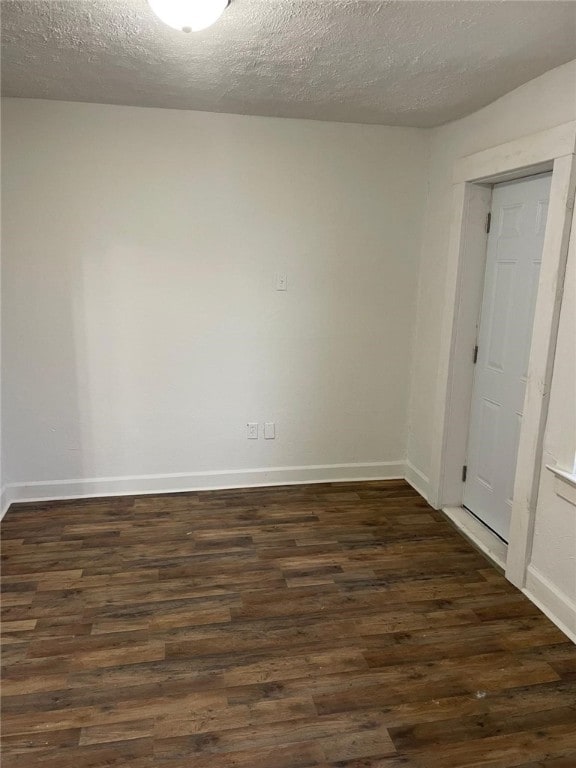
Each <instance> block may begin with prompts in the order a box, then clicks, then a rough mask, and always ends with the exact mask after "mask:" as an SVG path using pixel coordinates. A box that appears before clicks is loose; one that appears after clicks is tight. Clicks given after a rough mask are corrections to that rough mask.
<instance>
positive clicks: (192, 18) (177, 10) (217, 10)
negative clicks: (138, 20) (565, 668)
mask: <svg viewBox="0 0 576 768" xmlns="http://www.w3.org/2000/svg"><path fill="white" fill-rule="evenodd" d="M148 3H149V5H150V7H151V8H152V10H153V11H154V13H155V14H156V16H158V18H159V19H161V20H162V21H163V22H164V23H165V24H168V26H169V27H173V28H174V29H177V30H178V31H179V32H200V30H202V29H206V28H207V27H209V26H211V25H212V24H214V22H215V21H218V19H219V18H220V16H222V14H223V13H224V11H225V10H226V8H227V6H228V5H229V3H230V0H148Z"/></svg>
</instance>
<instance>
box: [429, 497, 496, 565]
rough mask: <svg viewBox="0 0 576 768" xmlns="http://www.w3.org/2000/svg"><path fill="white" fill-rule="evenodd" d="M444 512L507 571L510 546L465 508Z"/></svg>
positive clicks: (447, 508) (466, 535) (467, 536)
mask: <svg viewBox="0 0 576 768" xmlns="http://www.w3.org/2000/svg"><path fill="white" fill-rule="evenodd" d="M442 512H444V514H445V515H446V517H448V518H449V519H450V520H451V521H452V522H453V523H454V525H455V526H456V527H457V528H458V530H459V531H460V532H461V533H462V534H463V535H464V536H465V537H466V538H467V539H470V541H471V542H472V543H473V544H474V545H475V546H476V547H478V549H479V550H481V551H482V552H484V554H485V555H486V556H487V557H488V558H490V560H492V562H494V563H495V564H496V565H497V566H498V567H499V568H501V569H502V570H505V569H506V556H507V554H508V546H507V545H506V544H505V543H504V542H503V541H502V539H499V538H498V536H496V534H495V533H492V531H491V530H490V529H489V528H487V527H486V526H485V525H482V523H481V522H480V521H479V520H477V519H476V518H475V517H474V515H471V514H470V512H468V510H466V509H464V507H445V508H444V509H443V510H442Z"/></svg>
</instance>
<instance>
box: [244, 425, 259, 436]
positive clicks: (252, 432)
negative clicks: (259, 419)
mask: <svg viewBox="0 0 576 768" xmlns="http://www.w3.org/2000/svg"><path fill="white" fill-rule="evenodd" d="M246 437H247V438H248V440H258V424H257V423H256V422H254V421H249V422H248V424H246Z"/></svg>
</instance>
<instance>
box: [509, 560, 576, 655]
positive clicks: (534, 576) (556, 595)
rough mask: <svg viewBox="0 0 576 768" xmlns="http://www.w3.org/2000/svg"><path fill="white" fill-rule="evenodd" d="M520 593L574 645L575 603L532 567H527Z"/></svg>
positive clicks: (575, 631)
mask: <svg viewBox="0 0 576 768" xmlns="http://www.w3.org/2000/svg"><path fill="white" fill-rule="evenodd" d="M522 592H524V594H525V595H526V597H528V598H529V599H530V600H531V601H532V602H533V603H534V605H536V606H537V607H538V608H540V610H541V611H542V613H545V614H546V616H548V618H549V619H550V620H551V621H553V622H554V624H556V626H557V627H558V629H561V630H562V632H564V634H565V635H567V636H568V637H569V638H570V640H572V642H573V643H576V603H575V602H574V601H573V600H571V599H570V598H569V597H568V595H565V594H564V593H563V592H561V591H560V590H559V589H558V587H556V585H555V584H553V583H552V582H551V581H550V580H549V579H547V578H546V576H543V575H542V574H541V573H540V571H538V570H537V569H536V568H534V566H533V565H529V566H528V571H527V573H526V586H525V587H524V589H523V590H522Z"/></svg>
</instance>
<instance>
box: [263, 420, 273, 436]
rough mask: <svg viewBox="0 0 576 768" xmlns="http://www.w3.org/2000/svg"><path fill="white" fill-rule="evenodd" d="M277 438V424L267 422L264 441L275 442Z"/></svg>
mask: <svg viewBox="0 0 576 768" xmlns="http://www.w3.org/2000/svg"><path fill="white" fill-rule="evenodd" d="M275 438H276V424H274V422H273V421H267V422H266V423H265V424H264V440H274V439H275Z"/></svg>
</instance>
